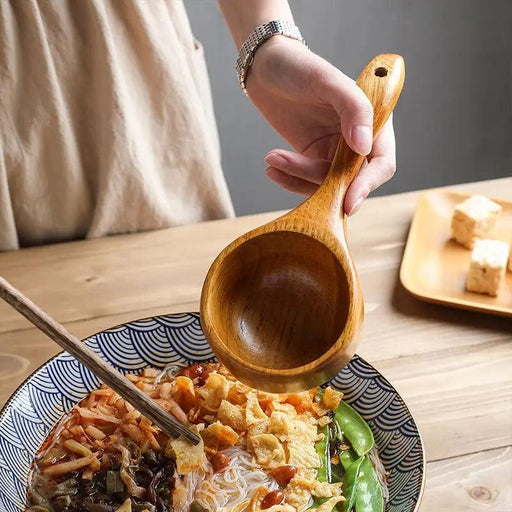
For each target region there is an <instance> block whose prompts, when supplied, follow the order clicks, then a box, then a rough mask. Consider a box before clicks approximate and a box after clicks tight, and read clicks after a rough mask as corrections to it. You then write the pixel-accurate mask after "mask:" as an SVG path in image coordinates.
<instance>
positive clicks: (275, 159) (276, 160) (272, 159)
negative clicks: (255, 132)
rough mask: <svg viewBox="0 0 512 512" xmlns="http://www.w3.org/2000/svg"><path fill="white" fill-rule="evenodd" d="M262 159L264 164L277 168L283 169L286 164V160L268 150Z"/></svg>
mask: <svg viewBox="0 0 512 512" xmlns="http://www.w3.org/2000/svg"><path fill="white" fill-rule="evenodd" d="M263 160H264V161H265V163H266V164H268V165H271V166H272V167H277V168H278V169H285V168H286V166H287V165H288V160H287V159H286V158H285V157H284V156H282V155H280V154H279V153H274V152H270V153H269V154H268V155H267V156H266V157H265V158H264V159H263Z"/></svg>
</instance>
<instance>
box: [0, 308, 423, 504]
mask: <svg viewBox="0 0 512 512" xmlns="http://www.w3.org/2000/svg"><path fill="white" fill-rule="evenodd" d="M86 343H87V345H88V346H89V347H91V348H92V349H93V350H94V351H95V352H97V353H98V354H99V355H100V356H101V357H102V358H104V359H105V360H107V361H108V362H109V363H110V364H111V365H113V366H114V367H116V368H117V369H118V370H120V371H121V372H123V373H130V372H131V373H134V372H139V371H140V370H142V369H143V368H145V367H146V366H153V367H163V366H165V365H166V364H168V363H183V364H192V363H196V362H202V361H212V360H214V356H213V353H212V351H211V349H210V347H209V346H208V344H207V342H206V340H205V338H204V336H203V332H202V330H201V325H200V321H199V315H198V314H197V313H186V314H179V315H166V316H158V317H155V318H148V319H144V320H139V321H136V322H131V323H128V324H125V325H121V326H118V327H114V328H112V329H109V330H107V331H104V332H100V333H98V334H95V335H94V336H91V337H90V338H89V339H87V340H86ZM98 385H99V381H98V379H97V378H96V377H95V376H94V375H92V374H91V373H90V372H89V370H87V369H86V368H84V367H83V366H82V365H81V364H80V363H78V362H77V361H76V360H75V359H73V358H72V357H71V356H70V355H69V354H67V353H61V354H59V355H57V356H56V357H54V358H53V359H51V360H50V361H48V362H47V363H46V364H44V365H43V366H42V367H41V368H39V370H37V371H36V372H34V373H33V374H32V375H31V376H30V377H29V378H28V379H27V380H26V381H25V382H24V383H23V384H22V385H21V386H20V387H19V388H18V390H17V391H16V392H15V393H14V395H13V396H12V397H11V399H10V400H9V401H8V402H7V404H6V406H5V407H4V409H3V411H2V412H1V413H0V511H1V512H21V511H23V510H25V508H24V504H25V493H26V484H27V475H28V472H29V469H30V465H31V462H32V459H33V457H34V454H35V453H36V451H37V449H38V447H39V446H40V445H41V443H42V442H43V440H44V439H45V437H46V435H47V434H48V433H49V432H50V430H51V429H52V427H53V425H54V424H55V423H56V422H57V421H58V420H59V418H60V417H61V415H62V414H63V413H64V412H66V411H69V410H70V409H71V408H72V407H73V405H75V404H76V403H77V402H79V401H80V400H81V399H82V398H83V397H84V396H85V395H86V394H87V393H88V392H90V391H92V390H93V389H95V388H97V387H98ZM331 385H333V386H334V387H336V388H337V389H340V390H341V391H343V392H344V393H345V399H346V400H347V402H348V403H350V404H352V406H354V407H355V408H356V409H357V410H358V411H359V413H360V414H361V415H362V416H364V418H365V419H366V420H367V421H368V423H369V424H370V426H371V428H372V430H373V433H374V435H375V440H376V442H377V444H378V446H379V449H380V454H381V457H382V459H383V461H384V464H385V466H386V469H387V471H389V473H390V478H389V491H390V500H389V502H388V503H387V506H386V511H387V512H413V511H416V510H418V507H419V501H420V497H421V494H422V490H423V485H424V475H425V457H424V452H423V446H422V442H421V438H420V434H419V432H418V427H417V426H416V424H415V422H414V419H413V418H412V416H411V414H410V412H409V410H408V409H407V406H406V405H405V404H404V401H403V400H402V398H401V397H400V395H399V394H398V393H397V392H396V390H395V389H394V388H393V386H391V384H390V383H389V382H388V381H387V380H386V379H385V378H384V377H382V375H380V374H379V372H378V371H377V370H375V368H373V367H372V366H371V365H370V364H368V363H367V362H366V361H364V360H363V359H361V358H360V357H357V356H355V357H354V358H353V359H352V361H351V362H350V364H349V365H348V366H347V367H346V368H344V369H343V370H342V371H341V372H340V373H339V374H338V375H337V376H336V377H335V378H334V379H333V381H332V382H331Z"/></svg>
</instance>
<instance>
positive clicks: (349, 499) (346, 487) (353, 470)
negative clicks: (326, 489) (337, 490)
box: [336, 457, 364, 512]
mask: <svg viewBox="0 0 512 512" xmlns="http://www.w3.org/2000/svg"><path fill="white" fill-rule="evenodd" d="M363 459H364V457H359V459H357V460H356V461H354V462H353V463H352V464H350V466H349V467H348V469H347V470H346V471H345V474H344V475H343V495H344V496H345V501H342V502H341V503H338V505H336V506H337V507H338V510H341V512H350V511H351V510H352V507H353V506H354V503H355V500H356V491H357V477H358V475H359V468H360V467H361V464H362V463H363Z"/></svg>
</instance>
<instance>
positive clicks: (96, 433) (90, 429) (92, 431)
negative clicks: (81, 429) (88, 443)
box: [85, 425, 107, 441]
mask: <svg viewBox="0 0 512 512" xmlns="http://www.w3.org/2000/svg"><path fill="white" fill-rule="evenodd" d="M85 431H86V432H87V434H89V435H90V436H91V437H92V438H93V439H96V440H99V441H101V440H102V439H105V437H107V436H106V435H105V433H104V432H103V431H101V430H100V429H99V428H97V427H95V426H94V425H88V426H87V427H86V428H85Z"/></svg>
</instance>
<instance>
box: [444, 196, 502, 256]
mask: <svg viewBox="0 0 512 512" xmlns="http://www.w3.org/2000/svg"><path fill="white" fill-rule="evenodd" d="M500 211H501V206H500V205H499V204H496V203H495V202H494V201H491V200H490V199H488V198H487V197H484V196H472V197H470V198H468V199H466V200H465V201H463V202H462V203H460V204H459V205H457V206H456V208H455V211H454V212H453V217H452V235H453V238H455V240H456V241H457V242H458V243H459V244H462V245H463V246H464V247H467V248H468V249H472V248H473V245H474V244H475V240H477V239H479V238H488V237H489V234H490V233H491V232H492V231H493V229H494V226H495V225H496V218H497V217H498V213H499V212H500Z"/></svg>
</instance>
